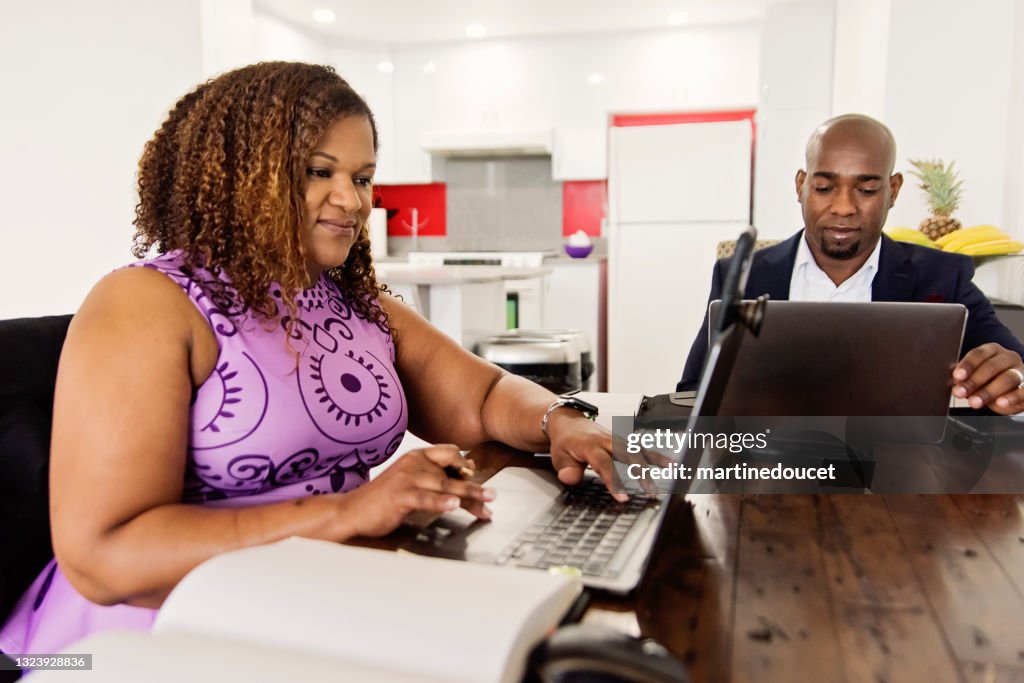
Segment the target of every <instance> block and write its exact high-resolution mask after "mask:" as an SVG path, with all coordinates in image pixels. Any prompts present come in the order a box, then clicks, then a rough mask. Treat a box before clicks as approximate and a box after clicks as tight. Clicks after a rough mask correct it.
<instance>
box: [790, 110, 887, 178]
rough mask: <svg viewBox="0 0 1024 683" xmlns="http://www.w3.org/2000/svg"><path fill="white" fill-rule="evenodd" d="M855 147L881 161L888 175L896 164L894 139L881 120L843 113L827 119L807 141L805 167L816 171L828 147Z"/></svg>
mask: <svg viewBox="0 0 1024 683" xmlns="http://www.w3.org/2000/svg"><path fill="white" fill-rule="evenodd" d="M832 145H837V146H847V145H849V146H856V147H862V148H863V149H864V151H865V152H868V153H872V154H877V155H878V156H879V158H880V159H882V160H883V161H884V164H885V169H886V172H887V175H891V174H892V170H893V168H894V167H895V165H896V139H895V138H894V137H893V135H892V131H890V130H889V129H888V127H886V126H885V124H883V123H881V122H880V121H876V120H875V119H873V118H871V117H870V116H864V115H863V114H844V115H843V116H837V117H835V118H832V119H829V120H828V121H826V122H825V123H823V124H821V125H820V126H818V127H817V129H815V131H814V133H812V134H811V138H810V139H809V140H808V141H807V150H806V153H805V157H806V164H807V168H808V169H811V168H816V167H817V165H818V164H817V161H818V157H819V156H820V155H821V152H822V150H823V149H825V148H826V147H828V146H832Z"/></svg>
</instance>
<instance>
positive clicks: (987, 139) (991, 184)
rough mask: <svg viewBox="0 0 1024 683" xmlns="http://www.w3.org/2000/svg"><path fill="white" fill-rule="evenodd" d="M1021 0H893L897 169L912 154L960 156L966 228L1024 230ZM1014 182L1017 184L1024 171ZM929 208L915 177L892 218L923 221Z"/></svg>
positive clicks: (891, 80) (891, 67) (888, 118)
mask: <svg viewBox="0 0 1024 683" xmlns="http://www.w3.org/2000/svg"><path fill="white" fill-rule="evenodd" d="M1018 4H1019V3H1017V2H1015V0H976V1H975V2H970V3H967V2H962V1H961V0H893V2H892V12H891V15H890V23H889V48H888V52H889V58H888V72H887V74H886V94H885V118H884V120H885V122H886V123H887V124H889V126H890V127H891V128H892V131H893V134H894V135H895V136H896V142H897V145H898V156H897V169H900V170H903V171H904V172H906V170H907V169H908V168H910V164H909V163H908V162H907V159H909V158H921V157H924V158H931V157H939V158H942V159H944V160H946V161H947V162H948V161H950V160H956V162H957V166H958V167H959V168H960V171H961V178H963V180H964V188H965V193H964V200H963V203H962V204H961V207H960V211H959V212H958V217H959V218H960V219H961V220H962V221H963V222H964V224H965V225H973V224H978V223H994V224H996V225H1000V226H1005V227H1007V228H1008V229H1010V230H1011V231H1012V232H1016V233H1017V234H1018V235H1020V234H1024V233H1022V226H1020V225H1019V223H1018V224H1017V225H1009V224H1008V223H1007V216H1008V215H1009V214H1008V211H1007V210H1008V207H1010V206H1011V204H1012V203H1013V202H1014V201H1017V199H1016V197H1013V196H1007V173H1008V172H1009V171H1010V170H1011V165H1010V164H1011V162H1010V156H1011V151H1010V146H1009V144H1008V142H1009V141H1011V140H1013V139H1014V136H1011V131H1012V130H1013V129H1014V127H1015V128H1016V130H1017V135H1018V137H1017V142H1016V144H1018V145H1019V144H1020V143H1019V133H1020V123H1019V122H1011V119H1010V112H1011V104H1012V103H1013V102H1014V92H1015V90H1016V91H1017V92H1019V88H1020V81H1021V79H1022V78H1024V73H1021V72H1020V70H1019V67H1018V69H1017V71H1016V72H1015V71H1014V69H1015V60H1014V51H1015V49H1019V48H1018V47H1016V46H1015V42H1016V43H1017V44H1019V41H1020V39H1021V37H1024V35H1022V34H1021V33H1020V32H1019V29H1017V26H1018V21H1017V17H1016V14H1015V6H1016V5H1018ZM1016 11H1017V12H1020V11H1024V9H1019V8H1018V9H1016ZM1015 29H1016V32H1017V36H1015V35H1014V34H1015ZM1017 113H1018V114H1019V113H1020V111H1019V109H1018V110H1017ZM1018 118H1019V117H1018ZM1011 123H1012V124H1013V125H1011ZM1017 172H1018V174H1019V169H1018V171H1017ZM1016 183H1017V184H1016V188H1018V189H1019V188H1020V187H1021V180H1020V176H1019V175H1018V176H1017V181H1016ZM928 213H929V212H928V207H927V203H926V200H925V194H924V192H923V191H922V190H920V189H919V188H918V187H917V183H916V178H914V177H912V176H909V177H907V182H906V184H905V185H904V187H903V192H902V194H901V195H900V198H899V200H898V201H897V203H896V206H895V207H894V208H893V210H892V211H891V212H890V214H889V224H890V225H909V226H916V225H917V224H918V223H920V221H921V220H922V219H923V218H925V217H926V216H927V215H928Z"/></svg>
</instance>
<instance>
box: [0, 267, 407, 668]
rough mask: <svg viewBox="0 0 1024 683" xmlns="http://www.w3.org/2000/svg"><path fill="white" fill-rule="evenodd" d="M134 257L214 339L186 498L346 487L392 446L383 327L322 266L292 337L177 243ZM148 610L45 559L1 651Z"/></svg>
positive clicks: (392, 382) (72, 635)
mask: <svg viewBox="0 0 1024 683" xmlns="http://www.w3.org/2000/svg"><path fill="white" fill-rule="evenodd" d="M135 265H140V266H144V267H147V268H153V269H155V270H158V271H160V272H162V273H165V274H166V275H167V276H168V277H170V278H171V279H172V280H174V281H175V282H176V283H178V284H179V285H180V286H181V288H182V290H184V291H185V293H186V294H187V295H188V296H189V298H190V299H191V300H192V302H193V303H194V304H195V305H196V307H197V308H198V309H199V310H200V312H202V313H203V315H204V316H205V317H206V319H207V320H208V321H209V323H210V326H211V327H212V328H213V331H214V334H215V335H216V337H217V343H218V346H219V348H220V354H219V356H218V358H217V364H216V367H215V369H214V371H213V373H212V374H211V375H210V377H209V378H208V379H207V380H206V381H205V382H204V383H203V384H202V386H200V387H199V388H198V390H197V391H196V392H195V394H194V398H193V401H192V406H191V413H190V418H189V449H188V463H187V468H186V475H185V481H184V483H183V493H182V500H183V501H184V502H186V503H194V504H198V505H218V506H237V507H241V506H246V505H256V504H259V503H267V502H274V501H280V500H287V499H292V498H297V497H300V496H315V495H319V494H323V493H331V492H335V491H349V490H351V489H354V488H356V487H357V486H359V485H361V484H364V483H365V482H366V481H367V480H368V478H369V477H368V475H369V470H370V468H371V467H373V466H374V465H378V464H380V463H382V462H383V461H385V460H386V459H387V458H388V457H390V456H391V455H392V454H394V452H395V451H396V450H397V449H398V446H399V444H400V443H401V441H402V437H403V435H404V434H405V428H406V425H407V423H408V414H407V406H406V402H405V394H404V392H403V391H402V386H401V384H399V381H398V374H397V371H396V370H395V346H394V343H393V340H392V338H391V335H390V334H389V333H388V332H387V331H386V330H385V329H382V328H381V327H379V326H378V325H376V324H375V323H373V322H370V321H367V320H364V319H363V318H361V317H359V316H358V315H356V314H355V312H354V311H353V310H352V309H351V307H350V306H349V304H348V299H347V297H346V296H345V295H344V294H342V293H341V292H340V291H339V290H338V288H337V286H336V285H335V284H334V283H333V282H332V281H331V280H329V279H328V278H327V276H326V275H324V276H322V277H321V278H320V280H319V281H318V282H317V283H316V286H315V287H313V288H311V289H309V290H306V291H305V292H304V293H303V294H302V295H301V296H300V297H299V299H298V301H297V303H298V307H299V315H298V316H297V324H296V327H295V329H296V332H295V333H293V335H292V338H291V339H288V338H287V335H286V331H285V324H286V322H287V320H286V319H285V320H278V321H274V323H273V324H272V325H271V324H270V323H268V322H266V321H263V320H259V319H256V318H254V317H253V316H252V315H248V314H247V311H246V309H245V308H244V307H241V306H235V307H234V308H232V306H233V304H232V303H231V297H229V296H225V293H230V286H229V285H228V284H227V282H226V280H224V279H223V278H221V279H220V280H218V279H217V278H215V277H213V276H211V275H210V274H209V273H208V272H206V271H204V270H197V271H190V270H189V269H188V268H187V267H185V266H184V265H183V262H182V258H181V254H180V252H170V253H168V254H164V255H162V256H159V257H157V258H155V259H153V260H151V261H147V262H143V263H140V264H135ZM272 294H273V296H275V297H276V298H280V291H279V290H278V289H277V288H276V287H275V288H274V291H273V292H272ZM300 333H301V334H300ZM297 354H298V355H297ZM155 617H156V611H155V610H151V609H145V608H141V607H131V606H128V605H115V606H112V607H104V606H100V605H96V604H94V603H91V602H89V601H88V600H86V599H85V598H83V597H82V596H81V595H79V594H78V592H77V591H75V589H74V588H72V587H71V585H70V584H69V583H68V581H67V579H66V578H65V577H64V574H63V573H62V572H61V569H60V567H58V566H57V564H56V562H55V561H52V560H51V562H50V563H49V564H48V565H47V566H46V567H45V568H44V569H43V571H42V573H41V574H40V575H39V577H38V578H37V579H36V580H35V582H33V584H32V585H31V586H30V587H29V588H28V590H27V591H26V592H25V594H24V595H23V596H22V597H21V599H20V600H19V602H18V603H17V605H16V606H15V607H14V610H13V612H12V613H11V615H10V617H9V618H8V619H7V622H6V623H5V624H4V625H3V628H2V629H0V651H3V652H7V653H11V654H21V653H52V652H57V651H59V650H61V649H62V648H64V647H66V646H67V645H69V644H71V643H72V642H74V641H76V640H79V639H80V638H83V637H85V636H87V635H89V634H92V633H95V632H97V631H101V630H104V629H108V628H134V629H141V630H148V629H149V628H150V626H151V625H152V623H153V619H154V618H155Z"/></svg>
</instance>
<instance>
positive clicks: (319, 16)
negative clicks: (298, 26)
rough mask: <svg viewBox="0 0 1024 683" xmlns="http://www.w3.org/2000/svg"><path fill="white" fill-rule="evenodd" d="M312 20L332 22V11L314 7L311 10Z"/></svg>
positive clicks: (323, 22) (325, 22) (322, 22)
mask: <svg viewBox="0 0 1024 683" xmlns="http://www.w3.org/2000/svg"><path fill="white" fill-rule="evenodd" d="M313 21H316V22H319V23H321V24H333V23H334V12H332V11H331V10H329V9H315V10H313Z"/></svg>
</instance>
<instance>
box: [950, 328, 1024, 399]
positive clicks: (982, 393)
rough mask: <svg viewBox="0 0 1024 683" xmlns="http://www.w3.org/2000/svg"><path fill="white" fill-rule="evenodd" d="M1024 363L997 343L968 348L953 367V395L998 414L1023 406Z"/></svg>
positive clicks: (1012, 352)
mask: <svg viewBox="0 0 1024 683" xmlns="http://www.w3.org/2000/svg"><path fill="white" fill-rule="evenodd" d="M1021 385H1024V363H1022V362H1021V358H1020V356H1019V355H1017V353H1016V352H1014V351H1010V350H1009V349H1006V348H1003V347H1002V346H1000V345H999V344H996V343H989V344H982V345H981V346H979V347H977V348H976V349H972V350H971V351H969V352H968V353H967V355H965V356H964V357H963V359H962V360H961V361H960V362H959V363H957V365H956V367H954V368H953V395H954V396H956V397H957V398H965V399H967V403H968V405H970V406H971V407H972V408H975V409H978V408H983V407H985V406H988V407H989V409H991V410H992V411H994V412H996V413H999V414H1000V415H1012V414H1013V413H1018V412H1020V411H1021V410H1024V390H1022V389H1021Z"/></svg>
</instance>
